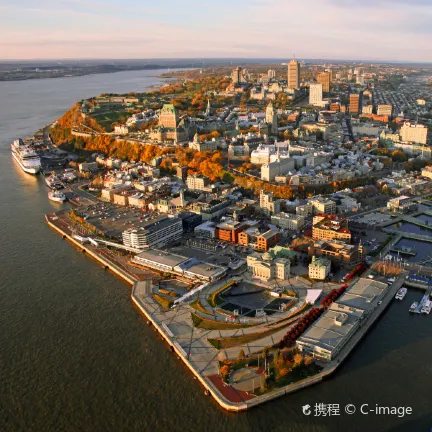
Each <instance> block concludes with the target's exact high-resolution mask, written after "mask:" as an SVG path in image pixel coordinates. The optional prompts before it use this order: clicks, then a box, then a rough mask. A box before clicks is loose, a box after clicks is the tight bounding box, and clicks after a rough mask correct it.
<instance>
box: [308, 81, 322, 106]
mask: <svg viewBox="0 0 432 432" xmlns="http://www.w3.org/2000/svg"><path fill="white" fill-rule="evenodd" d="M322 100H323V85H322V84H311V85H310V88H309V105H315V106H321V104H322Z"/></svg>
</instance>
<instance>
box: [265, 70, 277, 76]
mask: <svg viewBox="0 0 432 432" xmlns="http://www.w3.org/2000/svg"><path fill="white" fill-rule="evenodd" d="M267 76H268V77H269V78H274V77H275V76H276V71H275V70H274V69H269V71H268V72H267Z"/></svg>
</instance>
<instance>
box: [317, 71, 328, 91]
mask: <svg viewBox="0 0 432 432" xmlns="http://www.w3.org/2000/svg"><path fill="white" fill-rule="evenodd" d="M317 82H318V84H322V88H323V91H324V92H326V93H328V92H329V91H330V72H321V73H319V74H318V76H317Z"/></svg>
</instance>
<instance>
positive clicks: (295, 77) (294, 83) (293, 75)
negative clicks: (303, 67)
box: [288, 60, 300, 89]
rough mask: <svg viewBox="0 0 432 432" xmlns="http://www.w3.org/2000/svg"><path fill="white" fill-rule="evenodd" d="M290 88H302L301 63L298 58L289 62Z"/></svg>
mask: <svg viewBox="0 0 432 432" xmlns="http://www.w3.org/2000/svg"><path fill="white" fill-rule="evenodd" d="M288 88H290V89H299V88H300V63H299V62H298V61H297V60H291V61H290V62H289V63H288Z"/></svg>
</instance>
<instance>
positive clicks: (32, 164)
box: [11, 139, 41, 174]
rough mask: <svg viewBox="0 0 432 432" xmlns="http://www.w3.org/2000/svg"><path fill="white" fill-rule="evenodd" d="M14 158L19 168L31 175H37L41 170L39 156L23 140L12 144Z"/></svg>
mask: <svg viewBox="0 0 432 432" xmlns="http://www.w3.org/2000/svg"><path fill="white" fill-rule="evenodd" d="M11 149H12V156H13V157H14V159H15V160H16V161H17V162H18V164H19V166H20V167H21V168H22V169H23V171H25V172H26V173H29V174H37V173H38V172H39V170H40V168H41V160H40V157H39V155H38V154H37V153H36V152H35V151H34V150H33V149H32V148H31V147H29V146H27V145H25V144H24V143H23V141H22V140H21V139H18V140H15V141H14V142H13V144H11Z"/></svg>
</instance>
